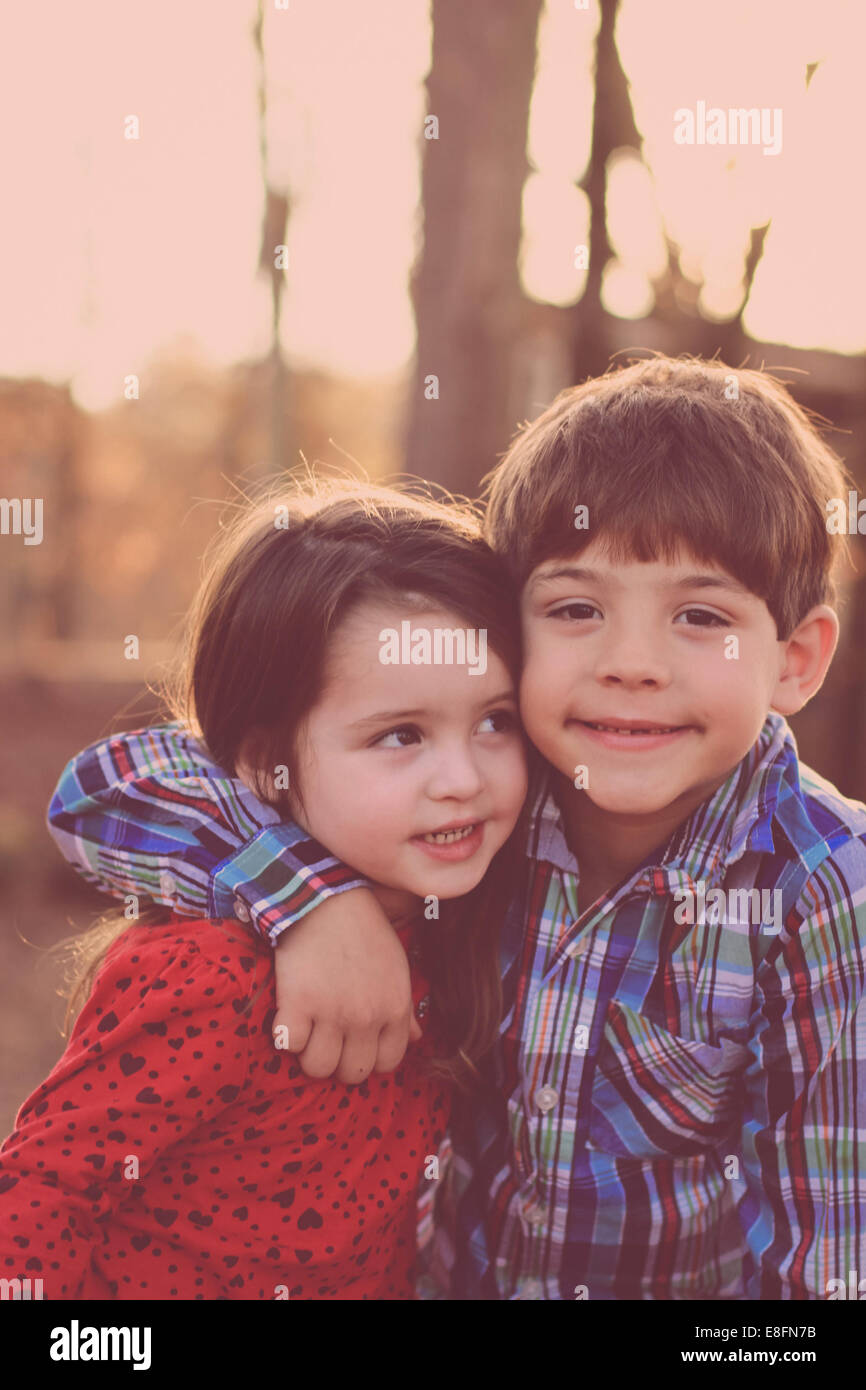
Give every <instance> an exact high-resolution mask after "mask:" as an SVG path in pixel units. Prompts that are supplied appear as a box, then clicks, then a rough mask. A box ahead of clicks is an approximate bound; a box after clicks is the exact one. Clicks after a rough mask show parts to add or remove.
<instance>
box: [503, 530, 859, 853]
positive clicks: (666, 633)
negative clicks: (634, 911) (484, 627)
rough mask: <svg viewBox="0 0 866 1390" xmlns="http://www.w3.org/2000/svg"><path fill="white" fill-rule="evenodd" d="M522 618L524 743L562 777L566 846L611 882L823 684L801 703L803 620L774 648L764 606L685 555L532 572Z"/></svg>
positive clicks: (583, 561)
mask: <svg viewBox="0 0 866 1390" xmlns="http://www.w3.org/2000/svg"><path fill="white" fill-rule="evenodd" d="M521 605H522V617H523V631H524V642H525V666H524V672H523V679H522V682H521V691H520V703H521V713H522V716H523V721H524V724H525V727H526V731H527V733H528V734H529V736H530V738H531V739H532V741H533V743H534V744H535V745H536V747H537V748H538V749H539V751H540V752H541V753H542V754H543V755H544V756H545V757H546V758H547V759H548V761H549V762H550V763H552V764H553V766H554V767H555V768H556V769H557V771H558V772H559V773H560V774H561V777H562V783H561V785H560V787H559V789H558V795H559V799H560V804H561V805H562V808H563V811H564V813H565V819H566V825H567V829H568V833H569V840H570V842H571V844H572V849H573V850H575V852H577V851H578V849H579V848H580V849H581V850H582V851H584V852H587V851H589V850H591V852H592V861H593V862H597V863H602V864H605V865H607V867H608V869H609V871H610V872H614V871H615V869H617V868H622V869H623V871H625V870H626V869H627V868H628V867H630V866H631V864H632V863H634V864H637V863H639V862H640V860H641V859H642V858H643V857H644V856H645V855H646V854H648V853H649V851H650V850H652V849H653V848H655V847H656V846H657V845H659V844H660V843H662V842H663V841H664V840H666V839H667V838H668V837H669V835H670V834H671V833H672V831H673V830H674V829H676V827H677V826H678V825H679V824H680V823H681V822H682V821H683V820H684V819H685V818H686V817H687V816H688V815H690V814H691V812H692V811H694V810H695V809H696V807H698V806H699V805H700V804H701V802H702V801H704V800H705V799H706V798H707V797H708V796H710V795H711V794H712V792H713V791H715V790H716V788H717V787H719V786H720V785H721V783H722V782H723V781H724V780H725V778H726V777H727V776H728V774H729V773H730V772H731V771H732V770H733V768H734V767H736V765H737V763H739V762H740V760H741V759H742V758H743V757H744V756H745V754H746V753H747V752H748V750H749V749H750V748H751V747H752V745H753V744H754V742H755V740H756V739H757V737H758V734H759V733H760V730H761V728H762V726H763V723H764V720H765V719H766V717H767V713H768V711H769V710H770V708H771V707H773V708H776V709H778V710H779V712H780V713H783V714H787V713H793V712H794V711H795V710H796V709H799V708H800V707H801V706H802V704H804V703H805V700H806V699H807V698H808V695H809V694H810V693H813V691H814V689H816V688H817V685H820V678H819V679H818V681H817V685H814V686H812V687H811V689H809V690H808V691H806V685H807V684H808V681H807V679H806V678H807V676H808V674H809V671H810V669H811V667H810V663H809V651H810V650H811V648H810V641H809V639H808V638H807V640H806V641H805V643H801V642H799V641H798V640H797V634H798V633H800V631H801V628H803V629H806V628H807V627H808V622H807V620H804V623H803V624H801V628H798V629H797V631H796V632H795V633H794V634H793V635H792V637H791V638H790V639H789V640H788V641H779V638H778V634H777V631H776V624H775V621H774V619H773V617H772V615H771V614H770V611H769V609H768V608H767V605H766V603H765V602H764V600H763V599H761V598H759V597H758V596H757V595H755V594H753V593H751V592H750V591H749V590H748V589H747V588H745V586H743V585H742V584H740V583H739V582H738V581H737V580H736V579H734V578H733V577H732V576H731V575H729V574H727V573H726V572H725V571H724V570H722V569H721V568H718V567H717V566H716V565H714V564H713V563H712V562H708V561H705V560H700V559H696V558H695V557H694V556H692V555H690V554H689V553H688V552H687V551H686V550H685V549H684V548H683V549H681V550H679V551H678V552H677V554H676V556H675V558H674V560H672V561H664V560H655V561H650V562H641V561H634V560H626V561H623V562H619V563H613V562H612V560H611V558H610V555H609V553H608V551H607V548H606V547H605V545H604V543H603V542H602V541H601V540H596V541H593V542H592V543H591V544H590V545H589V546H587V547H586V548H585V549H584V550H582V551H581V552H580V554H579V555H577V556H575V557H573V558H571V559H561V560H559V559H552V560H547V561H545V562H544V563H542V564H540V565H538V566H537V567H536V569H535V570H533V572H532V574H531V575H530V577H529V579H528V581H527V583H526V586H525V588H524V591H523V596H522V600H521ZM814 612H815V613H819V610H817V609H816V610H814ZM826 613H830V610H829V609H827V610H824V609H822V610H820V614H821V615H822V616H821V618H820V619H819V622H821V623H823V624H824V626H823V627H821V632H822V634H823V636H822V638H821V640H820V641H819V645H821V642H823V646H827V644H828V643H829V648H828V652H827V664H828V663H829V659H830V656H831V655H832V648H833V645H834V644H835V629H833V621H834V619H833V618H832V614H831V617H830V619H827V618H826V616H825V614H826ZM827 624H829V626H827ZM811 631H812V629H811V628H809V632H810V633H811ZM831 638H832V640H831ZM812 646H814V643H812ZM822 650H823V647H822ZM824 669H826V665H825V666H824ZM822 676H823V670H822V671H821V677H822ZM576 788H577V789H576ZM599 876H602V874H601V871H600V872H599ZM605 876H606V877H609V876H610V873H608V874H607V875H605Z"/></svg>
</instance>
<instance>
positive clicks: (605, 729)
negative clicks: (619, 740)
mask: <svg viewBox="0 0 866 1390" xmlns="http://www.w3.org/2000/svg"><path fill="white" fill-rule="evenodd" d="M589 727H590V728H591V729H600V730H601V731H602V733H604V734H672V733H674V729H673V728H667V729H661V728H659V729H618V728H617V727H616V726H615V725H614V724H590V726H589Z"/></svg>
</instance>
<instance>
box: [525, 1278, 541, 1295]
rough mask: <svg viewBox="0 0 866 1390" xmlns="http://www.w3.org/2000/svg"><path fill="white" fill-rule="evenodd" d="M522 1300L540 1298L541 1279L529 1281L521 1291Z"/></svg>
mask: <svg viewBox="0 0 866 1390" xmlns="http://www.w3.org/2000/svg"><path fill="white" fill-rule="evenodd" d="M520 1297H521V1298H540V1297H541V1281H540V1280H539V1279H527V1280H526V1282H525V1283H524V1285H523V1287H522V1288H521V1290H520Z"/></svg>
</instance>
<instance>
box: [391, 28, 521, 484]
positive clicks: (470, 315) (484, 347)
mask: <svg viewBox="0 0 866 1390" xmlns="http://www.w3.org/2000/svg"><path fill="white" fill-rule="evenodd" d="M540 9H541V0H520V3H519V4H503V3H502V0H472V3H471V4H460V3H456V4H455V3H454V0H433V63H432V67H431V70H430V74H429V76H428V79H427V112H428V117H433V116H435V117H436V118H437V120H438V123H439V129H438V139H431V138H425V139H424V140H423V146H424V151H423V166H422V189H421V191H422V202H423V208H424V247H423V252H422V254H421V259H420V262H419V264H418V266H417V269H416V271H415V273H414V275H413V282H412V298H413V303H414V306H415V316H416V320H417V326H418V348H417V359H416V365H415V370H414V376H413V382H412V387H411V395H410V402H409V421H408V439H407V463H406V467H407V469H408V471H409V472H410V473H416V474H420V475H421V476H422V477H424V478H429V479H431V480H433V481H435V482H438V483H441V484H443V485H444V486H445V487H448V488H451V489H452V490H456V491H459V492H466V493H469V494H470V495H474V494H475V493H476V492H477V484H478V482H479V480H480V478H481V476H482V475H483V474H484V473H485V472H487V471H488V469H490V468H492V467H493V465H494V464H495V462H496V458H497V454H498V453H500V452H501V451H502V450H503V448H504V447H505V445H506V443H507V441H508V438H509V436H510V435H511V434H512V433H513V431H514V429H515V427H516V425H517V423H518V420H517V419H516V418H512V415H513V414H514V413H515V412H516V411H519V406H517V405H516V404H515V401H514V396H513V390H512V384H513V367H514V349H515V346H516V338H517V335H518V332H519V327H520V321H521V309H522V305H523V296H522V294H521V290H520V284H519V278H518V270H517V257H518V252H519V247H520V226H521V203H522V193H523V184H524V180H525V177H526V172H527V168H528V165H527V160H526V129H527V121H528V116H529V100H530V95H531V91H532V81H533V76H534V72H535V54H536V35H537V29H538V17H539V12H540ZM431 125H432V123H431V122H430V121H429V119H428V122H427V130H428V133H429V129H430V127H431ZM431 378H436V379H437V380H436V381H433V380H431ZM437 392H438V398H437Z"/></svg>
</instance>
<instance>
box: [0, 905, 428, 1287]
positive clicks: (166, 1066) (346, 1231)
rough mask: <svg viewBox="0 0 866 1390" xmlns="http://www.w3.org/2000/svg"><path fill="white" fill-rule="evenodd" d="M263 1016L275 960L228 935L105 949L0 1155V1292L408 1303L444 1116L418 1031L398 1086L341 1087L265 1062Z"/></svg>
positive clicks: (374, 1081)
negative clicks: (419, 1208)
mask: <svg viewBox="0 0 866 1390" xmlns="http://www.w3.org/2000/svg"><path fill="white" fill-rule="evenodd" d="M399 934H400V936H401V939H402V940H403V942H404V944H408V929H403V930H402V931H401V932H400V933H399ZM425 993H426V984H425V981H424V980H423V979H422V978H421V977H420V976H419V975H418V974H417V972H416V971H414V970H413V996H414V998H415V1000H416V1004H417V1003H418V1001H420V1000H421V999H422V997H423V996H424V995H425ZM274 1008H275V1003H274V971H273V951H272V950H271V948H270V947H269V946H267V945H266V944H265V943H264V942H263V941H261V940H260V939H259V938H256V937H254V936H253V935H252V934H251V933H250V932H248V931H245V930H244V929H243V928H242V927H239V926H238V925H237V924H236V923H234V922H221V923H214V922H210V921H206V920H203V921H190V920H188V919H187V920H184V921H180V920H175V921H173V922H172V923H170V924H168V925H166V926H159V927H138V928H134V929H132V930H130V931H128V932H127V933H125V934H124V935H123V936H121V937H120V938H119V939H118V940H117V941H116V942H115V943H114V944H113V946H112V948H111V950H110V952H109V954H108V956H107V957H106V960H105V962H104V963H103V966H102V968H101V970H100V972H99V975H98V977H97V979H96V982H95V985H94V988H93V991H92V993H91V996H90V998H89V999H88V1001H87V1003H86V1005H85V1007H84V1009H83V1010H82V1012H81V1014H80V1015H79V1017H78V1019H77V1021H76V1024H75V1028H74V1031H73V1033H72V1036H71V1038H70V1040H69V1044H68V1046H67V1048H66V1051H65V1052H64V1054H63V1056H62V1057H61V1058H60V1061H59V1062H58V1063H57V1065H56V1066H55V1067H54V1069H53V1071H52V1072H51V1074H50V1076H49V1077H48V1079H47V1080H46V1081H44V1082H43V1083H42V1085H41V1086H40V1087H39V1088H38V1090H36V1091H35V1092H34V1093H33V1095H32V1096H30V1098H29V1099H28V1100H27V1101H25V1103H24V1105H23V1106H22V1107H21V1110H20V1112H19V1114H18V1117H17V1120H16V1127H15V1130H14V1131H13V1133H12V1134H11V1135H10V1137H9V1138H8V1139H7V1140H6V1142H5V1144H4V1145H3V1146H2V1149H0V1278H7V1279H12V1278H21V1279H24V1278H29V1279H30V1280H31V1286H32V1281H33V1280H35V1279H41V1280H42V1288H43V1292H42V1296H43V1298H45V1299H73V1298H80V1299H174V1298H177V1299H279V1298H287V1297H288V1298H293V1299H411V1298H413V1297H414V1289H413V1266H414V1261H415V1243H416V1242H415V1233H416V1196H417V1195H418V1192H419V1189H423V1186H424V1184H425V1183H426V1182H427V1181H429V1179H425V1178H424V1176H423V1173H424V1168H425V1161H426V1160H428V1159H429V1157H430V1156H433V1155H436V1154H437V1153H438V1150H439V1146H440V1143H441V1142H442V1140H443V1139H444V1132H445V1128H446V1124H447V1119H448V1114H447V1111H448V1105H447V1089H446V1088H445V1087H444V1086H443V1085H442V1084H441V1083H439V1082H438V1081H436V1080H432V1079H429V1078H426V1077H424V1076H422V1075H421V1072H420V1061H421V1058H422V1056H423V1055H424V1053H425V1052H428V1051H429V1050H430V1049H431V1046H432V1039H431V1035H430V1031H429V1021H430V1016H429V1015H426V1016H425V1017H424V1018H423V1019H422V1020H421V1025H422V1028H424V1029H426V1030H427V1031H426V1032H425V1037H424V1040H423V1041H422V1042H421V1043H419V1044H417V1045H415V1044H413V1045H410V1047H409V1049H408V1051H407V1053H406V1056H405V1058H404V1060H403V1062H402V1064H401V1065H400V1067H399V1068H398V1069H397V1071H395V1072H393V1073H392V1074H389V1075H380V1074H378V1073H372V1074H371V1075H370V1076H369V1077H368V1079H367V1080H366V1081H364V1082H363V1083H362V1084H361V1085H359V1086H346V1085H344V1084H342V1083H341V1082H339V1081H336V1080H325V1081H318V1080H314V1079H310V1078H308V1077H306V1076H305V1075H304V1073H303V1072H302V1071H301V1069H300V1067H299V1065H298V1062H297V1059H296V1058H295V1057H294V1056H293V1054H291V1053H288V1052H285V1051H283V1052H280V1051H276V1050H275V1048H274V1045H273V1041H272V1038H271V1023H272V1020H273V1016H274ZM422 1012H423V1010H422Z"/></svg>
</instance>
